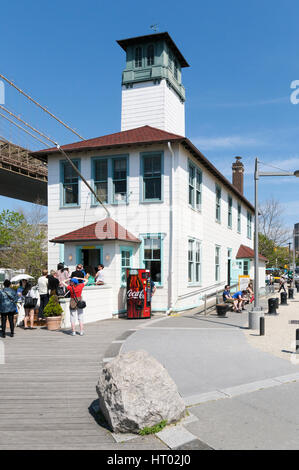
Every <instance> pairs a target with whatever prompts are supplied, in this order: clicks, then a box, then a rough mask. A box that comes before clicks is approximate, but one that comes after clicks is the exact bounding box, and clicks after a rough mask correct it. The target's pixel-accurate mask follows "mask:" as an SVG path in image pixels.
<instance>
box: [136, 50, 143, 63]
mask: <svg viewBox="0 0 299 470" xmlns="http://www.w3.org/2000/svg"><path fill="white" fill-rule="evenodd" d="M135 67H142V49H141V47H136V49H135Z"/></svg>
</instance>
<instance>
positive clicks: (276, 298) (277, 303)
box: [275, 297, 279, 308]
mask: <svg viewBox="0 0 299 470" xmlns="http://www.w3.org/2000/svg"><path fill="white" fill-rule="evenodd" d="M275 307H276V308H278V307H279V298H278V297H275Z"/></svg>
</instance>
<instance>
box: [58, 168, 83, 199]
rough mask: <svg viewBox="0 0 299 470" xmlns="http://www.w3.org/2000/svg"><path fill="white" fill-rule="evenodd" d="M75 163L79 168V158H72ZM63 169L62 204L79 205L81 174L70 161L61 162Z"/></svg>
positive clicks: (61, 169)
mask: <svg viewBox="0 0 299 470" xmlns="http://www.w3.org/2000/svg"><path fill="white" fill-rule="evenodd" d="M72 162H73V164H74V165H75V166H76V167H77V168H78V170H79V169H80V168H79V160H72ZM60 165H61V166H60V171H61V185H62V194H61V205H62V206H63V207H66V206H78V205H79V176H78V174H77V173H76V171H75V170H74V168H73V167H72V166H71V164H70V163H69V162H68V161H62V162H61V163H60Z"/></svg>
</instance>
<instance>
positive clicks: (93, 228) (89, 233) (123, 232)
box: [50, 217, 141, 243]
mask: <svg viewBox="0 0 299 470" xmlns="http://www.w3.org/2000/svg"><path fill="white" fill-rule="evenodd" d="M105 240H120V241H124V242H131V243H141V240H139V239H138V238H136V237H135V236H134V235H132V233H130V232H129V231H128V230H127V229H126V228H124V227H123V226H122V225H120V224H119V223H118V222H116V221H115V220H113V219H111V217H107V218H106V219H103V220H99V221H98V222H95V223H94V224H90V225H87V226H86V227H81V228H79V229H77V230H73V231H72V232H68V233H66V234H65V235H60V236H59V237H55V238H53V239H52V240H50V242H52V243H70V242H89V241H90V242H95V241H105Z"/></svg>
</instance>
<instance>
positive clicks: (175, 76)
mask: <svg viewBox="0 0 299 470" xmlns="http://www.w3.org/2000/svg"><path fill="white" fill-rule="evenodd" d="M173 65H174V70H173V75H174V78H175V79H176V80H177V79H178V63H177V61H176V60H174V62H173Z"/></svg>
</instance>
